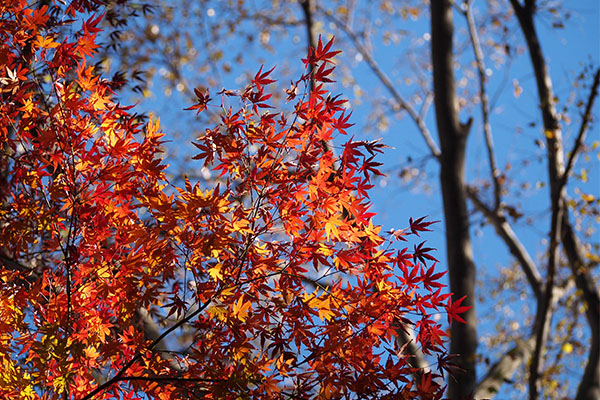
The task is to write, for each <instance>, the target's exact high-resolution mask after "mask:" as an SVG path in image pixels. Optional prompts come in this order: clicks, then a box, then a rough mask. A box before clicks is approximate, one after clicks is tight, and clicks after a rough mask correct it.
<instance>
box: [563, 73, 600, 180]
mask: <svg viewBox="0 0 600 400" xmlns="http://www.w3.org/2000/svg"><path fill="white" fill-rule="evenodd" d="M599 84H600V68H599V69H597V70H596V74H595V75H594V83H593V84H592V89H591V90H590V94H589V96H588V100H587V104H586V106H585V111H584V113H583V116H582V119H581V126H580V127H579V133H578V134H577V139H575V144H574V145H573V150H571V152H570V153H569V159H568V160H567V166H566V167H565V172H564V173H563V176H562V178H561V182H560V184H561V185H562V186H565V185H566V184H567V180H568V179H569V173H570V172H571V169H573V166H574V165H575V160H576V159H577V154H578V153H579V150H580V149H581V146H582V145H583V142H584V140H585V134H586V132H587V128H588V124H589V122H590V120H591V114H592V107H593V106H594V100H595V99H596V96H597V95H598V85H599Z"/></svg>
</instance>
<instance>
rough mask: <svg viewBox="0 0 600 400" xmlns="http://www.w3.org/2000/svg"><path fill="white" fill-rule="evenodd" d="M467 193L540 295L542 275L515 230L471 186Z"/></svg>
mask: <svg viewBox="0 0 600 400" xmlns="http://www.w3.org/2000/svg"><path fill="white" fill-rule="evenodd" d="M467 194H468V195H469V199H471V201H472V202H473V204H474V205H475V208H477V209H478V210H479V211H480V212H481V213H482V214H483V215H485V217H486V218H487V219H488V221H490V223H491V224H492V225H494V228H495V229H496V232H497V233H498V235H499V236H500V237H501V238H502V240H503V241H504V243H505V244H506V245H507V246H508V249H509V250H510V253H511V254H512V255H513V256H514V257H515V258H516V259H517V261H519V264H520V265H521V269H522V270H523V272H524V273H525V276H526V277H527V281H528V282H529V286H530V287H531V290H532V291H533V293H534V294H535V297H536V298H537V299H540V298H541V297H542V277H541V276H540V272H539V270H538V268H537V266H536V265H535V262H534V261H533V259H532V258H531V256H530V255H529V253H528V252H527V249H526V248H525V246H523V244H522V243H521V241H520V240H519V238H518V237H517V235H516V234H515V232H514V231H513V229H512V227H511V226H510V224H509V223H508V221H507V220H506V217H505V216H504V215H503V214H502V213H501V211H500V210H497V211H494V210H492V209H491V208H490V207H488V206H487V205H486V204H485V203H484V202H483V201H482V200H481V199H480V198H479V196H478V195H477V192H476V190H475V189H474V188H472V187H467Z"/></svg>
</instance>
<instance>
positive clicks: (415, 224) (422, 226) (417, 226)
mask: <svg viewBox="0 0 600 400" xmlns="http://www.w3.org/2000/svg"><path fill="white" fill-rule="evenodd" d="M425 218H427V216H424V217H421V218H418V219H416V220H414V221H413V219H412V217H411V218H409V220H408V223H409V225H410V231H411V232H412V233H413V234H415V235H417V236H419V232H423V231H427V232H431V229H427V227H428V226H429V225H432V224H436V223H438V222H440V221H432V222H423V220H424V219H425Z"/></svg>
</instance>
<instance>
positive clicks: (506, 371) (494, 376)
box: [473, 336, 535, 399]
mask: <svg viewBox="0 0 600 400" xmlns="http://www.w3.org/2000/svg"><path fill="white" fill-rule="evenodd" d="M534 346H535V337H533V336H531V337H529V338H528V339H527V340H525V341H522V340H517V341H516V344H515V345H514V346H513V348H511V349H510V350H509V351H507V352H506V353H505V354H504V355H503V356H502V357H501V358H500V359H499V360H498V361H497V362H496V363H495V364H493V365H492V366H491V367H490V369H489V370H488V373H487V374H486V375H485V376H484V377H483V379H482V380H481V382H479V384H478V385H477V390H476V391H475V396H474V397H473V398H475V399H491V398H492V397H494V396H495V395H496V394H497V393H498V391H499V390H500V386H502V385H503V384H504V383H505V382H506V381H507V380H509V379H510V378H511V377H512V376H513V374H514V373H515V371H517V370H518V369H519V368H520V367H521V365H523V364H524V363H525V360H527V359H529V358H530V357H531V353H532V352H533V348H534Z"/></svg>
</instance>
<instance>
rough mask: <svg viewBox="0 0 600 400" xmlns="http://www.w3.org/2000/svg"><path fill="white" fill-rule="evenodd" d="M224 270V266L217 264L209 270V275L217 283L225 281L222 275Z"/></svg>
mask: <svg viewBox="0 0 600 400" xmlns="http://www.w3.org/2000/svg"><path fill="white" fill-rule="evenodd" d="M222 268H223V265H222V264H221V263H217V264H215V266H214V267H212V268H209V269H208V274H209V275H210V277H211V278H213V280H214V281H215V282H217V281H219V280H223V274H222V273H221V269H222Z"/></svg>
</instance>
